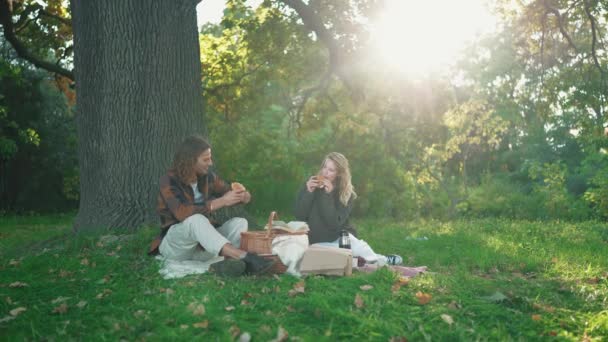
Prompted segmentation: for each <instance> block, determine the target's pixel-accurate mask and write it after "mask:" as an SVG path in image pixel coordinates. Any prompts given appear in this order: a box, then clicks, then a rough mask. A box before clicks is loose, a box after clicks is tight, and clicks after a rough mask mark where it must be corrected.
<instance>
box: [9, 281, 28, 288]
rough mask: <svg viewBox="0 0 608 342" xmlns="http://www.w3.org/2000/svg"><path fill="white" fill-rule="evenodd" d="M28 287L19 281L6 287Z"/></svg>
mask: <svg viewBox="0 0 608 342" xmlns="http://www.w3.org/2000/svg"><path fill="white" fill-rule="evenodd" d="M26 286H29V285H28V284H27V283H24V282H21V281H16V282H14V283H11V284H10V285H8V287H26Z"/></svg>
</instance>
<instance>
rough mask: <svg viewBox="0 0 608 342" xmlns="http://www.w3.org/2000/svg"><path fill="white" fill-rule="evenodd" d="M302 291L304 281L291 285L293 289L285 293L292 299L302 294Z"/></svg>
mask: <svg viewBox="0 0 608 342" xmlns="http://www.w3.org/2000/svg"><path fill="white" fill-rule="evenodd" d="M304 291H305V283H304V281H300V282H297V283H295V284H294V285H293V289H291V290H289V292H287V294H288V295H289V296H290V297H293V296H295V295H297V294H299V293H304Z"/></svg>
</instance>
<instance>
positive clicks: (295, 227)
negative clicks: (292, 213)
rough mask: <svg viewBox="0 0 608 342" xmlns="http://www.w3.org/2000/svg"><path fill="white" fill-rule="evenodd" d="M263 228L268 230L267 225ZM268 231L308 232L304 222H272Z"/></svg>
mask: <svg viewBox="0 0 608 342" xmlns="http://www.w3.org/2000/svg"><path fill="white" fill-rule="evenodd" d="M264 228H265V229H268V224H267V225H266V226H265V227H264ZM270 229H277V230H282V231H284V232H287V233H305V232H308V231H309V230H310V229H309V228H308V224H306V222H304V221H290V222H287V223H285V222H283V221H272V227H271V228H270Z"/></svg>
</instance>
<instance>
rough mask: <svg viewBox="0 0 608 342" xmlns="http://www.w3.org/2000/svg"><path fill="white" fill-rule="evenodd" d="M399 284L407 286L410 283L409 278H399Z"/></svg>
mask: <svg viewBox="0 0 608 342" xmlns="http://www.w3.org/2000/svg"><path fill="white" fill-rule="evenodd" d="M399 283H400V284H401V285H407V284H409V283H410V277H404V276H401V277H399Z"/></svg>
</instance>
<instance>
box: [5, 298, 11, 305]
mask: <svg viewBox="0 0 608 342" xmlns="http://www.w3.org/2000/svg"><path fill="white" fill-rule="evenodd" d="M4 300H6V303H8V304H13V300H12V299H11V297H6V298H5V299H4Z"/></svg>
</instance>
